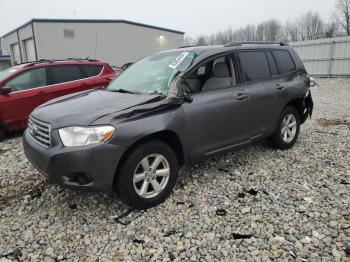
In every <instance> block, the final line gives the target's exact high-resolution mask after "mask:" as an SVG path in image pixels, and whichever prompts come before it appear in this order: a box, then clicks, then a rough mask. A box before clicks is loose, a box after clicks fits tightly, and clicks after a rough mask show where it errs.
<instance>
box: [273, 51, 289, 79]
mask: <svg viewBox="0 0 350 262" xmlns="http://www.w3.org/2000/svg"><path fill="white" fill-rule="evenodd" d="M272 54H273V56H274V58H275V61H276V63H277V67H278V70H279V73H280V74H285V73H288V72H290V71H293V70H294V69H295V65H294V62H293V59H292V57H291V56H290V54H289V52H288V51H286V50H273V51H272Z"/></svg>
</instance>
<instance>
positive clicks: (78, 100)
mask: <svg viewBox="0 0 350 262" xmlns="http://www.w3.org/2000/svg"><path fill="white" fill-rule="evenodd" d="M158 97H159V95H139V94H127V93H118V92H110V91H106V90H94V91H88V92H82V93H77V94H73V95H68V96H64V97H61V98H56V99H53V100H51V101H49V102H47V103H45V104H43V105H41V106H39V107H37V108H36V109H35V110H34V111H33V113H32V114H31V115H32V116H33V117H34V118H36V119H38V120H41V121H44V122H47V123H50V124H51V128H52V129H55V128H60V127H64V126H71V125H76V126H83V125H89V124H91V123H92V122H93V121H94V120H96V119H98V118H100V117H102V116H105V115H108V114H112V113H117V112H121V111H123V110H127V109H130V108H133V107H135V106H139V105H143V104H147V103H151V102H153V101H154V100H155V99H157V98H158Z"/></svg>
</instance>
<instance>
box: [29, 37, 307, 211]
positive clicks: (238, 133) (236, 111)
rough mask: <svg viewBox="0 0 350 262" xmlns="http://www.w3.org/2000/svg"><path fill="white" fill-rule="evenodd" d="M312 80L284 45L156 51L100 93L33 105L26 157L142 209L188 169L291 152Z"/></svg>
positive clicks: (52, 174)
mask: <svg viewBox="0 0 350 262" xmlns="http://www.w3.org/2000/svg"><path fill="white" fill-rule="evenodd" d="M312 83H313V82H312V79H311V78H310V77H309V76H308V74H307V72H306V70H305V68H304V66H303V63H302V61H301V60H300V58H299V57H298V55H297V54H296V52H295V51H294V50H293V49H292V48H290V47H289V46H287V45H286V44H283V43H266V42H265V43H255V42H249V43H242V42H241V43H232V44H228V45H225V46H207V47H185V48H179V49H176V50H170V51H166V52H161V53H157V54H154V55H151V56H148V57H146V58H143V59H141V60H139V61H138V62H136V63H135V64H133V65H132V66H130V67H129V68H128V69H127V70H125V71H124V72H123V73H122V74H121V75H120V76H119V77H117V78H116V79H115V80H114V81H112V82H111V83H110V84H109V85H108V86H107V87H106V88H105V89H102V90H91V91H85V92H81V93H77V94H73V95H67V96H64V97H61V98H57V99H54V100H51V101H49V102H47V103H46V104H43V105H41V106H39V107H38V108H36V109H35V110H34V111H33V113H32V114H31V115H30V119H29V123H28V128H27V130H26V131H25V133H24V137H23V144H24V150H25V154H26V156H27V158H28V159H29V161H30V162H31V163H32V164H33V166H34V167H36V168H37V169H38V170H39V171H40V172H41V173H42V174H43V175H45V176H46V177H48V178H49V179H50V180H52V181H53V182H54V183H57V184H60V185H62V186H64V187H67V188H72V189H86V190H97V191H115V192H116V193H117V195H118V196H119V198H120V199H121V200H122V201H123V202H125V203H126V204H128V205H130V206H132V207H133V208H139V209H146V208H149V207H151V206H155V205H157V204H159V203H160V202H162V201H164V199H166V197H168V196H169V194H170V192H171V190H172V188H173V187H174V185H175V183H176V180H177V176H178V171H179V168H180V167H181V166H182V165H184V164H186V163H193V162H196V161H198V160H201V159H203V158H205V157H211V156H214V155H216V154H219V153H223V152H227V151H231V150H233V149H237V148H240V147H242V146H244V145H248V144H250V143H251V142H253V141H257V140H261V139H264V138H267V140H268V141H269V143H270V144H271V145H272V146H273V147H275V148H279V149H287V148H290V147H292V146H293V145H294V143H295V142H296V140H297V138H298V134H299V130H300V125H301V124H302V123H304V122H305V121H306V119H307V117H308V116H311V113H312V108H313V102H312V98H311V94H310V90H309V88H310V86H311V85H312Z"/></svg>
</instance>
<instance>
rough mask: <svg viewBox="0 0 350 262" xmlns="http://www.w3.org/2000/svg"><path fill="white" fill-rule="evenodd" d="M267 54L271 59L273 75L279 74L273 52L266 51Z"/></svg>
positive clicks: (269, 59)
mask: <svg viewBox="0 0 350 262" xmlns="http://www.w3.org/2000/svg"><path fill="white" fill-rule="evenodd" d="M266 56H267V60H268V61H269V65H270V70H271V75H272V76H276V75H278V69H277V65H276V62H275V59H274V58H273V56H272V54H271V52H266Z"/></svg>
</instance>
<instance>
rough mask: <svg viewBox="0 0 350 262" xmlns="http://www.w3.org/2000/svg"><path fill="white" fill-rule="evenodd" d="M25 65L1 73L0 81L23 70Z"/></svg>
mask: <svg viewBox="0 0 350 262" xmlns="http://www.w3.org/2000/svg"><path fill="white" fill-rule="evenodd" d="M23 66H24V65H18V66H14V67H11V68H8V69H6V70H4V71H0V81H1V80H4V79H5V78H7V77H9V76H10V75H12V74H14V73H16V72H17V71H18V70H19V69H21V68H22V67H23Z"/></svg>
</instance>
